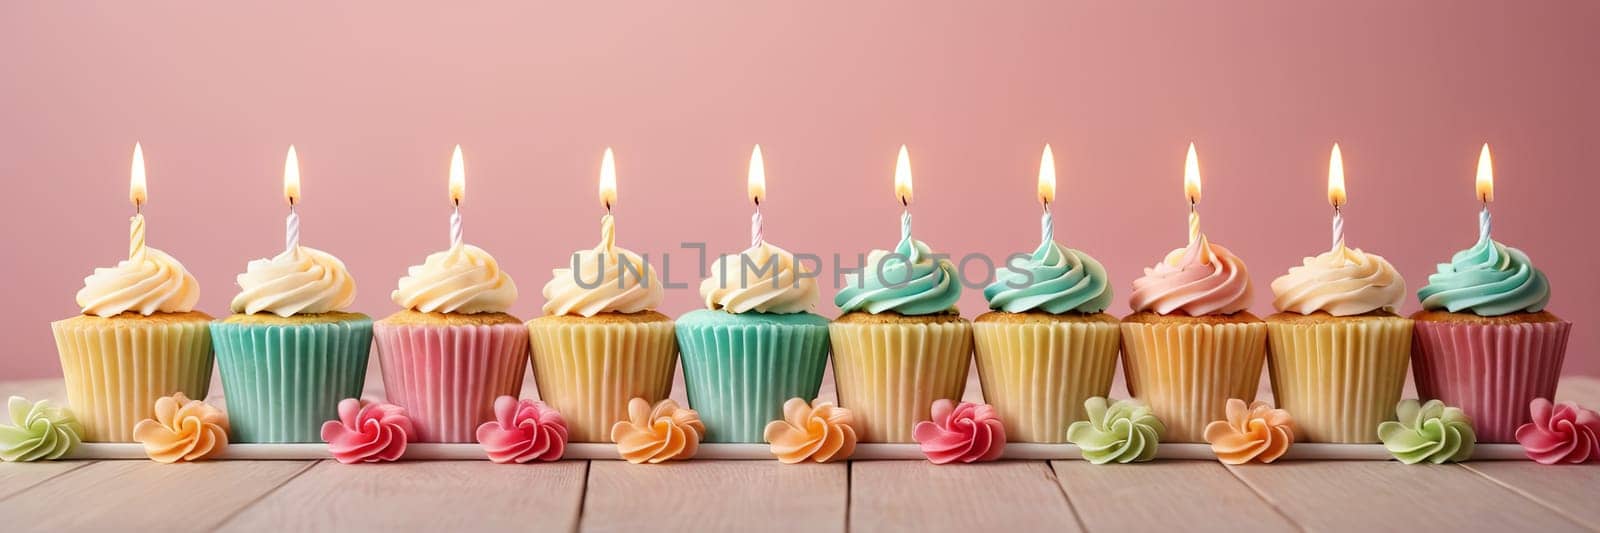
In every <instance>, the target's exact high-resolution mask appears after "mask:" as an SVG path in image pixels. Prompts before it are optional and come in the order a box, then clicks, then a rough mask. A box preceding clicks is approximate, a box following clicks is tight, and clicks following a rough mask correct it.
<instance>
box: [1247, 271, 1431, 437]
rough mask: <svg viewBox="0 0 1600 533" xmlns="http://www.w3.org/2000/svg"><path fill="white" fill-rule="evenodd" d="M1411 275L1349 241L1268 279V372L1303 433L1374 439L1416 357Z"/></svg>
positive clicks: (1391, 416) (1391, 413)
mask: <svg viewBox="0 0 1600 533" xmlns="http://www.w3.org/2000/svg"><path fill="white" fill-rule="evenodd" d="M1405 291H1406V282H1405V280H1404V279H1402V278H1401V277H1400V274H1399V273H1398V272H1396V271H1395V269H1394V266H1392V265H1390V264H1389V262H1388V261H1385V260H1384V259H1383V257H1381V256H1378V255H1375V254H1368V253H1365V252H1362V251H1361V250H1360V249H1356V248H1347V247H1345V245H1344V243H1343V242H1342V241H1341V242H1339V243H1338V244H1337V245H1336V247H1335V248H1334V249H1333V250H1332V251H1329V252H1325V253H1323V254H1321V255H1318V256H1316V257H1308V258H1306V259H1305V261H1304V262H1303V263H1302V264H1301V265H1300V266H1297V267H1294V268H1290V269H1289V273H1288V274H1285V275H1283V276H1281V277H1279V278H1278V279H1276V280H1273V282H1272V294H1273V300H1272V305H1273V307H1276V308H1277V309H1278V313H1277V314H1275V315H1272V316H1269V317H1267V342H1268V351H1267V353H1268V356H1267V369H1268V375H1270V376H1271V378H1272V394H1273V397H1274V398H1276V400H1277V406H1278V407H1279V408H1281V409H1284V410H1287V411H1289V412H1291V413H1294V419H1295V425H1296V426H1297V430H1296V433H1297V434H1298V435H1299V436H1300V440H1305V441H1310V442H1335V443H1375V442H1378V424H1380V423H1383V422H1385V421H1388V420H1394V405H1395V403H1396V402H1399V401H1400V392H1401V390H1402V389H1404V388H1405V384H1406V367H1407V366H1408V363H1409V361H1410V360H1411V320H1410V319H1408V318H1404V317H1401V316H1399V315H1396V314H1395V309H1396V308H1398V307H1399V305H1400V300H1402V299H1404V298H1405Z"/></svg>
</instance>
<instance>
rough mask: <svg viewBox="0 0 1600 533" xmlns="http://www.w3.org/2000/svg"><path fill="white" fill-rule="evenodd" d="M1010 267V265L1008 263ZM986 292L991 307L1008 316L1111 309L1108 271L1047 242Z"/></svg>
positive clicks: (1080, 254) (1090, 259) (1003, 272)
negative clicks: (1028, 313)
mask: <svg viewBox="0 0 1600 533" xmlns="http://www.w3.org/2000/svg"><path fill="white" fill-rule="evenodd" d="M1007 264H1008V265H1010V262H1009V261H1008V263H1007ZM994 276H995V282H994V283H991V284H990V285H989V286H988V287H986V288H984V289H983V297H984V298H985V299H987V300H989V307H990V308H991V309H997V310H1000V311H1005V312H1008V313H1024V312H1028V311H1032V310H1035V309H1038V310H1042V311H1044V312H1047V313H1052V314H1058V315H1059V314H1062V313H1068V312H1074V313H1099V312H1101V311H1105V310H1106V308H1107V307H1110V306H1111V284H1110V282H1109V281H1108V280H1107V279H1106V269H1105V267H1103V266H1100V262H1099V261H1095V260H1094V258H1093V257H1089V254H1085V253H1083V252H1080V251H1078V250H1074V249H1071V248H1063V247H1061V246H1060V245H1058V244H1056V243H1055V241H1046V242H1044V243H1041V244H1040V245H1039V248H1038V249H1036V250H1034V251H1033V255H1032V256H1030V257H1029V258H1028V260H1027V261H1026V262H1024V263H1022V264H1021V265H1018V266H1015V267H1011V266H1008V267H1007V268H1001V269H999V270H996V271H995V275H994Z"/></svg>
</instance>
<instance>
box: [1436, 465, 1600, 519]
mask: <svg viewBox="0 0 1600 533" xmlns="http://www.w3.org/2000/svg"><path fill="white" fill-rule="evenodd" d="M1463 466H1465V467H1466V468H1467V469H1469V470H1472V471H1474V472H1477V473H1478V474H1480V475H1482V476H1484V477H1487V478H1489V479H1490V480H1492V481H1494V482H1496V483H1499V484H1500V485H1501V486H1504V487H1506V488H1508V489H1511V490H1513V491H1515V492H1517V493H1518V494H1521V495H1523V496H1525V497H1527V498H1530V499H1533V500H1534V501H1537V502H1539V503H1541V504H1544V506H1546V507H1549V508H1550V509H1552V510H1554V511H1555V512H1557V513H1560V514H1561V515H1562V516H1565V517H1567V518H1569V519H1571V520H1573V521H1576V522H1579V523H1582V524H1584V525H1586V526H1588V527H1589V528H1591V529H1594V530H1597V531H1600V506H1596V505H1595V495H1597V494H1600V464H1586V465H1552V466H1546V465H1541V464H1539V463H1535V462H1532V461H1527V462H1523V461H1478V462H1472V463H1466V464H1464V465H1463Z"/></svg>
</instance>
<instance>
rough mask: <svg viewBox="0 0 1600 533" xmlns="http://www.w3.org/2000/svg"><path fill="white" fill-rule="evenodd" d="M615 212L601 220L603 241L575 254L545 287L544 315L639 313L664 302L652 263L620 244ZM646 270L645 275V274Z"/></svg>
mask: <svg viewBox="0 0 1600 533" xmlns="http://www.w3.org/2000/svg"><path fill="white" fill-rule="evenodd" d="M616 240H617V239H616V229H615V224H614V223H613V222H612V219H611V215H606V216H604V217H602V218H601V219H600V244H599V245H598V246H595V247H594V248H593V249H589V250H580V251H578V252H576V253H574V254H572V263H571V264H572V268H558V269H555V271H554V272H553V277H552V278H551V280H550V282H549V283H546V284H545V286H544V298H545V302H544V314H546V315H582V316H594V315H597V314H600V313H637V312H640V311H648V310H651V309H655V308H656V306H657V305H660V304H661V296H662V290H661V280H659V279H657V278H656V270H655V269H654V268H652V267H651V266H650V263H647V262H645V260H644V259H643V258H641V257H639V254H635V253H633V252H631V251H629V250H628V249H626V248H622V247H619V246H617V244H616ZM641 271H642V274H641Z"/></svg>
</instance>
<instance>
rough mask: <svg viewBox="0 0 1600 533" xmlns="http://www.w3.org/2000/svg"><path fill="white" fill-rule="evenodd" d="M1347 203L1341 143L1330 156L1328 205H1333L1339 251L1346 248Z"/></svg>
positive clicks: (1334, 244)
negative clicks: (1345, 216)
mask: <svg viewBox="0 0 1600 533" xmlns="http://www.w3.org/2000/svg"><path fill="white" fill-rule="evenodd" d="M1346 201H1347V199H1346V197H1345V193H1344V156H1343V155H1341V154H1340V153H1339V143H1333V154H1332V155H1330V156H1328V203H1329V204H1332V205H1333V245H1332V249H1333V250H1335V251H1337V250H1338V249H1340V248H1343V247H1344V212H1343V210H1342V208H1343V207H1344V204H1345V202H1346Z"/></svg>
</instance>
